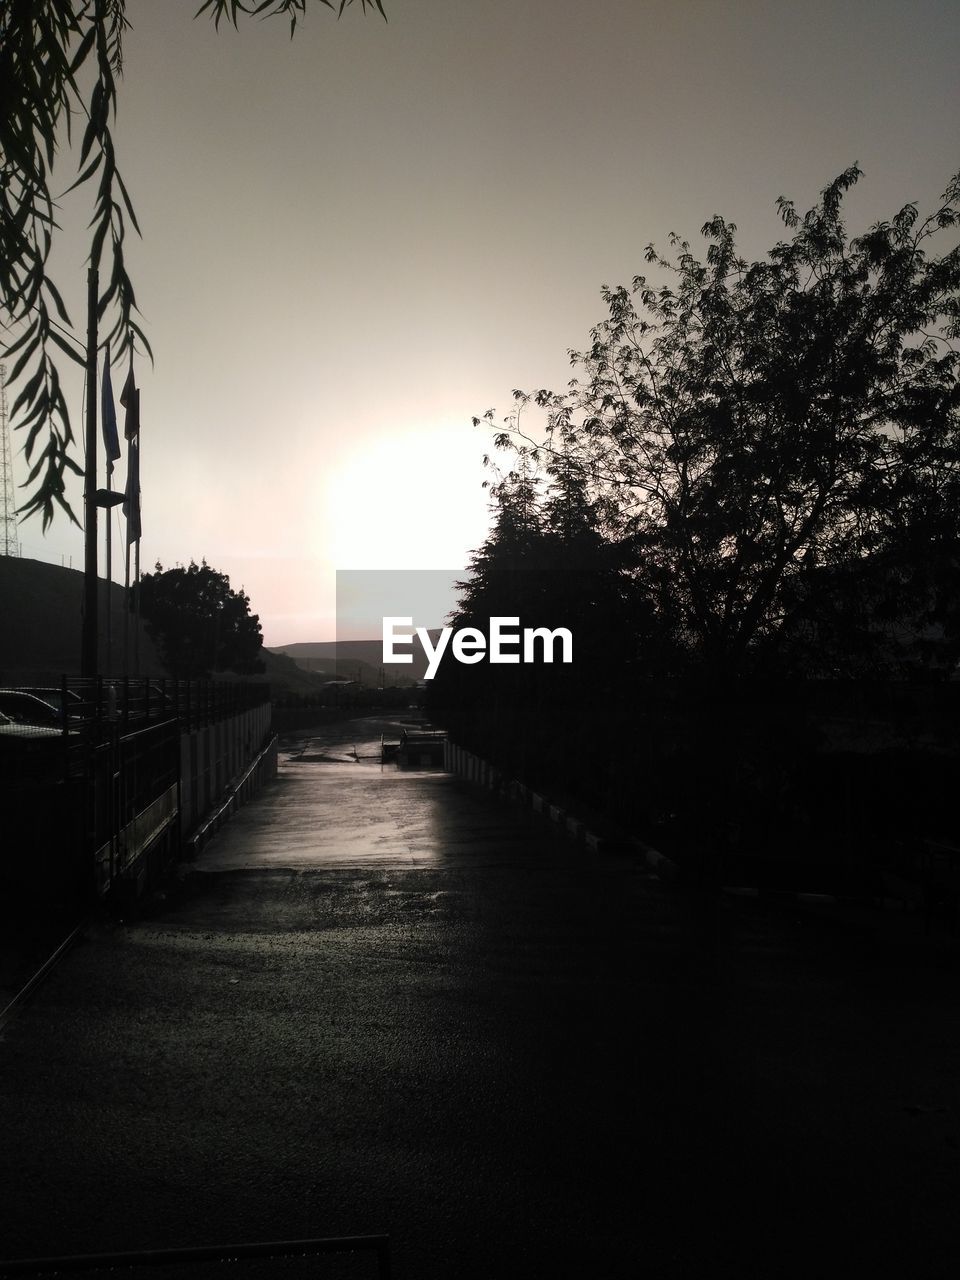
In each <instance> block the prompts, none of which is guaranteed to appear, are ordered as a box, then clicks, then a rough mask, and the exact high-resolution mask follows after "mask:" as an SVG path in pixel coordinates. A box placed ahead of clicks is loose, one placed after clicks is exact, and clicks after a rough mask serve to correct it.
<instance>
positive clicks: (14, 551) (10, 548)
mask: <svg viewBox="0 0 960 1280" xmlns="http://www.w3.org/2000/svg"><path fill="white" fill-rule="evenodd" d="M0 486H2V488H3V494H2V497H0V517H2V529H0V556H18V555H19V554H20V544H19V542H18V541H17V500H16V497H15V496H14V492H13V451H12V450H11V448H10V426H9V423H8V422H7V366H6V365H5V364H0Z"/></svg>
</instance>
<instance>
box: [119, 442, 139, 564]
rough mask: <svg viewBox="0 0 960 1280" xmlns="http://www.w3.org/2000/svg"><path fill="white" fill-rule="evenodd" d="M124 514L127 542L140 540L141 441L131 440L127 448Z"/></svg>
mask: <svg viewBox="0 0 960 1280" xmlns="http://www.w3.org/2000/svg"><path fill="white" fill-rule="evenodd" d="M123 514H124V515H125V516H126V517H127V542H128V543H131V542H139V541H140V441H139V440H138V439H136V438H134V439H133V440H131V441H130V447H129V449H128V450H127V487H126V489H125V490H124V498H123Z"/></svg>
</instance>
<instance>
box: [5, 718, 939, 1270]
mask: <svg viewBox="0 0 960 1280" xmlns="http://www.w3.org/2000/svg"><path fill="white" fill-rule="evenodd" d="M371 732H372V731H371V729H370V727H369V726H367V727H366V728H364V727H363V726H356V725H354V726H348V727H346V728H344V727H342V726H329V727H328V728H327V729H325V730H324V731H323V737H322V739H318V740H315V741H313V742H312V743H310V744H307V745H306V748H305V750H304V751H303V753H302V755H301V756H300V758H299V759H297V760H290V761H288V762H286V763H285V764H284V765H283V767H282V769H281V774H280V778H279V781H278V782H277V783H276V784H275V785H273V786H272V787H270V788H269V789H268V790H266V791H265V792H264V793H263V794H262V795H261V797H260V798H259V799H258V800H257V801H256V802H254V803H253V804H251V805H250V806H248V807H247V808H246V809H245V810H243V811H242V812H241V813H240V814H238V815H237V816H236V817H235V818H234V819H233V820H232V821H231V822H230V824H229V825H228V826H227V827H226V828H225V829H224V830H223V831H222V832H221V834H220V835H219V836H218V837H217V838H216V840H215V841H214V842H213V843H212V844H211V845H210V846H209V847H208V849H207V850H206V851H205V853H204V854H203V855H202V857H201V859H200V860H199V861H198V862H197V863H195V864H193V865H192V866H191V867H189V868H187V869H186V872H185V874H184V876H183V878H182V879H181V880H180V882H179V884H178V885H177V886H176V887H175V889H174V890H173V891H172V892H171V893H170V895H169V896H168V897H167V899H166V900H165V901H164V902H161V903H159V904H157V906H156V907H155V909H154V911H153V912H152V914H151V915H150V916H149V917H147V918H142V919H140V920H137V921H130V922H127V923H126V924H118V925H114V926H111V927H108V926H106V925H102V926H100V927H99V928H97V929H96V930H94V931H93V932H91V933H90V934H89V935H88V936H87V938H86V940H85V941H84V942H82V943H80V944H79V945H78V946H77V947H76V948H75V949H74V950H73V951H72V952H71V953H70V954H69V956H68V957H67V959H66V960H65V961H64V962H63V963H62V964H61V965H60V967H59V968H58V969H57V970H56V972H55V973H54V975H53V977H52V978H51V979H50V980H49V981H48V982H47V983H46V984H45V985H44V986H43V987H42V988H41V989H40V990H39V992H38V993H37V994H36V995H35V997H34V998H33V1000H32V1001H31V1002H30V1003H29V1004H28V1005H27V1006H26V1008H25V1009H24V1010H23V1011H22V1012H21V1013H20V1014H19V1015H18V1016H17V1017H16V1018H15V1019H14V1020H13V1021H12V1022H11V1023H10V1024H9V1025H8V1027H7V1028H6V1030H5V1032H4V1035H3V1040H2V1042H0V1134H2V1146H0V1232H2V1238H3V1244H2V1249H0V1253H2V1255H3V1256H5V1257H8V1258H9V1257H17V1256H25V1255H36V1254H48V1253H55V1252H56V1253H59V1252H70V1253H74V1252H95V1251H102V1250H120V1249H133V1248H149V1247H164V1246H177V1245H191V1244H202V1243H216V1242H221V1241H246V1240H257V1239H266V1238H278V1237H299V1236H312V1235H343V1234H354V1233H373V1232H389V1234H390V1236H391V1238H392V1254H393V1271H394V1275H395V1276H397V1277H400V1278H401V1280H439V1278H441V1277H444V1278H446V1277H480V1276H484V1277H494V1278H495V1277H501V1276H503V1277H510V1276H529V1277H540V1276H544V1277H546V1276H563V1277H583V1278H584V1280H589V1278H592V1277H597V1278H603V1277H611V1278H612V1277H646V1276H656V1277H661V1276H662V1277H714V1276H718V1277H734V1276H735V1277H738V1278H749V1277H757V1278H758V1280H759V1278H764V1280H766V1278H767V1277H770V1278H776V1277H800V1276H804V1277H808V1276H838V1277H839V1276H876V1275H891V1276H893V1275H897V1276H904V1277H906V1276H910V1277H939V1276H948V1275H949V1276H951V1277H952V1276H953V1275H955V1274H956V1273H957V1266H958V1257H960V1233H958V1230H957V1221H958V1219H957V1203H958V1199H957V1196H958V1191H960V1083H958V1082H960V1001H958V981H960V979H958V976H957V970H956V965H955V963H954V948H953V946H952V944H949V943H947V942H944V943H943V944H942V945H941V944H939V943H937V942H936V940H933V941H932V942H931V940H930V939H924V938H923V936H922V934H921V925H920V922H919V921H916V920H914V919H913V918H910V917H908V918H906V919H904V920H896V921H889V920H885V921H884V922H881V923H878V919H877V918H874V917H873V916H869V915H863V916H858V917H850V918H846V917H845V918H844V919H841V918H839V916H838V915H837V913H836V911H835V909H832V908H830V907H827V906H823V905H821V906H814V905H812V904H806V905H800V906H790V905H785V904H783V903H780V904H776V903H774V904H771V903H764V902H760V901H757V900H753V899H744V898H731V897H728V898H725V899H724V900H723V902H722V904H721V912H720V928H719V936H720V943H719V951H718V954H717V956H716V957H715V958H710V957H707V956H705V955H703V954H702V953H701V952H698V950H697V948H696V946H695V945H694V943H695V937H696V932H695V930H694V928H693V926H692V922H691V920H690V919H689V918H688V915H687V912H686V909H685V907H684V904H683V900H682V899H681V898H679V897H677V896H676V894H675V893H674V892H673V891H672V890H669V889H667V888H665V887H664V886H662V885H660V884H659V883H658V882H657V881H656V880H655V879H652V878H651V877H650V876H649V874H648V873H647V872H646V870H645V869H644V868H643V867H642V866H640V865H639V864H638V863H637V862H636V861H633V860H630V859H627V858H624V857H600V858H598V857H597V856H595V855H586V854H584V853H583V852H582V851H578V850H577V849H575V848H574V846H573V845H572V844H569V843H567V842H566V841H564V840H562V839H561V838H559V837H558V836H555V835H554V834H552V832H551V831H550V830H549V829H548V828H546V827H544V826H543V825H540V823H539V820H535V819H534V818H532V817H531V816H529V815H526V814H525V813H522V812H521V811H520V810H518V809H515V808H512V807H508V806H505V805H503V804H501V803H499V802H497V801H495V800H493V799H491V798H490V797H489V796H487V795H485V794H482V793H479V792H477V791H474V790H472V789H471V788H469V787H468V786H467V785H465V784H463V783H461V782H459V781H457V780H455V779H453V778H450V777H447V776H444V775H441V774H399V773H396V772H394V771H393V770H388V771H383V772H381V770H380V768H379V767H378V766H376V765H374V764H372V763H369V762H364V761H362V760H361V761H360V762H358V763H345V762H342V761H343V759H344V757H343V752H344V749H345V748H352V747H354V746H355V747H356V749H357V754H358V755H360V756H363V755H364V754H365V753H366V751H367V749H368V745H369V742H367V743H366V744H365V741H364V738H365V735H366V737H367V738H368V739H369V735H370V733H371ZM376 732H377V735H378V734H379V728H377V730H376ZM357 739H359V740H360V741H359V742H358V741H357ZM338 760H339V761H341V762H339V763H338V762H337V761H338ZM154 1274H156V1275H157V1276H162V1275H164V1274H169V1273H165V1272H156V1273H154ZM194 1274H195V1275H196V1276H197V1277H198V1280H199V1276H200V1275H205V1274H207V1273H206V1272H196V1273H194ZM217 1274H218V1275H220V1276H223V1275H224V1269H223V1268H220V1269H219V1270H218V1271H217ZM374 1274H375V1270H374V1266H373V1261H372V1258H362V1257H357V1258H355V1259H353V1260H346V1259H329V1260H326V1261H325V1260H322V1259H321V1260H320V1261H319V1263H316V1264H314V1265H313V1266H312V1267H309V1268H308V1267H304V1266H290V1265H286V1264H283V1263H279V1264H278V1263H275V1264H272V1266H267V1265H266V1264H261V1265H259V1266H257V1267H253V1266H252V1265H250V1266H248V1265H246V1264H244V1265H242V1266H238V1267H236V1268H235V1269H231V1275H232V1277H233V1280H248V1278H249V1277H252V1276H254V1275H256V1276H257V1277H258V1280H259V1277H260V1276H265V1277H266V1276H281V1275H283V1276H287V1275H297V1276H299V1275H303V1276H307V1275H311V1276H315V1277H318V1278H319V1280H324V1278H325V1277H336V1278H338V1280H339V1278H340V1277H354V1276H356V1277H360V1276H373V1275H374Z"/></svg>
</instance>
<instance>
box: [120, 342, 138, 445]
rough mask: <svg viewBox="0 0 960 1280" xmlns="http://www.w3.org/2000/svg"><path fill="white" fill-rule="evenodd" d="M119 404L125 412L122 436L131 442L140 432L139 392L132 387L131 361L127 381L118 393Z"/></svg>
mask: <svg viewBox="0 0 960 1280" xmlns="http://www.w3.org/2000/svg"><path fill="white" fill-rule="evenodd" d="M120 403H121V404H122V405H123V407H124V409H125V410H126V415H125V417H124V420H123V434H124V435H125V436H126V438H127V439H128V440H133V439H134V438H135V436H136V435H137V432H138V431H139V430H140V392H139V391H138V390H137V388H136V386H135V385H134V381H133V361H132V360H131V361H130V372H129V373H128V374H127V380H126V382H125V383H124V384H123V390H122V391H121V392H120Z"/></svg>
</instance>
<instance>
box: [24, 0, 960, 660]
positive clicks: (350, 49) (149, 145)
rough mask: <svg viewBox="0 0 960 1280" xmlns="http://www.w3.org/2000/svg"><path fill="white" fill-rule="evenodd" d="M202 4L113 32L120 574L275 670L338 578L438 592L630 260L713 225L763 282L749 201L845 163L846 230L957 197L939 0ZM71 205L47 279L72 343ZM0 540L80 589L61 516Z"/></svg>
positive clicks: (73, 541)
mask: <svg viewBox="0 0 960 1280" xmlns="http://www.w3.org/2000/svg"><path fill="white" fill-rule="evenodd" d="M198 5H199V0H163V3H157V0H128V4H127V13H128V17H129V19H130V21H131V23H132V29H131V30H130V31H129V32H128V33H127V37H126V43H125V67H124V78H123V81H122V83H121V85H120V90H119V110H118V119H117V124H116V129H115V139H116V144H117V155H118V163H119V166H120V169H121V172H122V174H123V176H124V178H125V181H126V184H127V187H128V189H129V190H130V193H131V196H132V199H133V202H134V205H135V207H136V210H137V213H138V217H139V220H140V225H141V228H142V231H143V238H142V240H140V241H136V240H135V239H131V240H128V259H129V265H130V269H131V274H132V276H133V279H134V284H135V288H136V292H137V299H138V303H139V305H140V309H141V311H142V313H143V318H144V324H145V327H146V331H147V333H148V336H149V338H150V342H151V345H152V347H153V352H154V357H155V363H154V365H153V366H152V367H151V365H150V364H149V362H147V361H145V360H141V361H139V362H138V365H137V377H138V381H139V384H140V388H141V421H142V431H141V446H142V457H141V471H142V477H141V479H142V486H143V500H142V509H143V541H142V551H141V560H142V565H143V568H144V570H149V569H150V568H152V566H153V564H154V563H155V562H156V561H158V560H159V561H160V562H162V564H163V565H164V567H171V566H173V565H174V564H177V563H183V564H186V563H188V562H189V561H190V560H191V559H196V560H198V561H199V560H200V559H201V558H206V560H207V561H208V563H210V564H211V565H213V566H214V567H215V568H216V569H218V570H220V571H221V572H224V573H227V574H228V575H229V577H230V581H231V584H232V585H233V586H234V587H235V588H239V587H242V588H243V589H244V590H245V591H246V592H247V594H248V595H249V596H250V600H251V609H252V610H253V611H254V612H256V613H258V614H259V616H260V620H261V624H262V627H263V633H264V640H265V643H266V644H267V645H269V646H272V647H275V646H282V645H284V644H287V643H293V642H296V641H309V640H328V639H333V638H335V637H336V618H335V613H336V608H335V600H336V572H337V571H338V570H351V571H352V570H405V571H411V570H416V571H421V570H429V571H438V570H448V571H450V573H451V575H456V574H458V573H459V574H462V571H463V569H464V566H465V565H466V564H467V562H468V560H469V556H470V553H471V551H472V550H473V549H475V548H476V547H478V546H479V545H480V544H481V543H482V541H483V539H484V537H485V535H486V532H487V528H488V520H489V516H488V509H487V494H486V493H485V491H484V489H483V488H482V483H483V480H484V478H485V475H486V472H485V471H484V468H483V465H482V459H483V455H484V453H486V452H487V451H488V450H489V448H490V440H489V437H488V436H487V435H485V434H484V432H483V429H482V428H481V429H478V428H475V427H473V426H472V424H471V419H472V417H474V416H481V415H482V414H483V413H484V412H485V411H486V410H487V409H490V408H493V409H495V410H496V412H497V415H498V417H505V416H506V415H507V413H508V412H509V410H510V407H511V392H512V390H513V389H514V388H516V387H519V388H524V389H527V390H535V389H537V388H540V387H551V388H554V389H558V388H562V386H564V385H565V384H566V382H567V380H568V379H569V378H570V376H571V372H572V370H571V368H570V364H569V360H568V357H567V352H568V351H569V349H570V348H576V347H578V346H582V345H583V344H584V343H585V340H586V337H587V334H588V332H589V329H590V327H591V326H592V325H594V324H596V323H597V322H598V321H600V320H601V319H602V318H603V303H602V300H601V297H600V289H601V286H602V285H603V284H610V285H616V284H620V283H628V282H629V281H630V280H631V279H632V277H633V276H634V275H636V274H637V273H639V272H643V271H644V270H645V263H644V260H643V249H644V246H645V245H647V244H648V243H650V242H651V241H652V242H654V243H656V244H657V245H659V246H660V247H663V248H666V241H667V236H668V234H669V233H670V232H671V231H676V232H678V233H679V234H681V235H682V236H684V237H685V238H687V239H689V240H690V241H691V242H692V244H693V246H694V248H696V247H697V240H698V237H699V231H700V228H701V226H702V225H703V223H704V222H706V221H707V219H708V218H710V217H711V216H713V215H714V214H717V213H719V214H722V215H723V216H724V217H725V218H727V219H728V220H730V221H733V222H735V223H736V224H737V226H738V228H739V236H738V239H739V244H740V247H741V250H742V252H743V253H744V254H745V255H747V256H750V257H756V256H761V255H762V254H764V253H765V252H766V250H768V249H769V248H770V247H771V246H772V245H773V244H774V243H776V241H777V240H778V239H779V238H781V235H782V233H783V227H782V224H781V223H780V222H779V220H778V218H777V214H776V209H775V201H776V198H777V197H778V196H779V195H781V194H782V195H785V196H788V197H790V198H792V199H793V200H794V201H795V203H796V205H797V207H798V208H799V209H801V210H803V209H806V208H808V207H810V206H811V205H812V204H813V203H815V201H816V199H817V196H818V193H819V191H820V190H821V189H822V188H823V187H824V186H825V185H826V184H827V183H828V182H829V181H830V180H831V179H832V178H833V177H835V176H836V175H837V174H838V173H839V172H841V170H843V169H845V168H846V167H848V166H849V165H850V164H852V163H854V162H857V163H859V164H860V166H861V167H862V169H863V170H864V177H863V178H862V179H861V181H860V183H859V184H858V186H857V187H856V188H855V190H854V191H853V193H851V196H850V197H849V198H848V201H847V210H848V225H849V227H850V229H851V230H860V229H862V228H865V227H867V226H869V225H870V224H871V223H873V222H875V221H877V220H878V219H880V218H886V217H890V216H891V215H892V214H893V213H895V212H896V210H897V209H899V208H900V207H901V206H902V205H903V204H904V203H906V202H907V201H908V200H915V201H918V202H919V204H920V207H921V209H922V210H923V209H929V208H930V207H932V206H933V205H934V203H935V201H936V200H937V199H938V197H939V196H940V194H941V193H942V192H943V190H944V189H945V187H946V186H947V183H948V181H949V179H950V177H951V176H952V174H954V173H955V172H956V171H957V170H958V169H960V146H958V143H957V132H956V121H957V119H958V118H960V80H958V75H957V66H958V65H960V8H958V6H957V5H956V3H955V0H915V2H914V3H912V4H910V5H906V4H903V3H893V2H892V0H829V2H824V0H805V3H804V4H802V5H801V4H797V3H795V0H792V2H785V0H603V2H602V3H595V4H588V3H586V2H585V0H580V2H579V3H576V2H574V0H524V2H523V3H517V0H484V2H483V3H475V2H471V0H385V2H384V7H385V9H386V11H387V17H388V21H387V22H386V23H385V22H384V21H383V20H382V19H381V18H380V17H379V16H378V15H376V14H374V13H368V14H367V15H366V16H364V15H363V14H362V12H361V10H360V8H359V4H355V5H354V6H352V7H351V8H349V9H347V10H346V11H345V13H344V15H343V17H342V18H341V19H340V21H339V22H338V21H337V20H336V18H335V16H334V15H333V14H332V13H331V12H330V11H329V10H328V9H326V8H324V7H323V6H322V5H321V4H319V3H313V4H311V5H310V6H309V9H308V13H307V15H306V19H305V21H304V23H303V25H302V26H301V27H300V28H299V29H298V31H297V34H296V36H295V38H294V39H293V40H292V41H291V39H290V38H289V24H288V23H286V22H285V21H284V20H283V19H278V18H274V19H271V20H267V21H262V20H249V19H248V20H247V21H245V22H244V23H243V24H242V26H241V29H240V31H239V32H237V31H235V30H233V28H231V27H223V26H221V29H220V31H219V33H217V32H215V30H214V28H213V24H212V22H210V21H209V20H208V19H207V18H206V17H202V18H199V19H196V20H194V18H193V14H194V12H195V10H196V8H197V7H198ZM64 159H65V161H67V160H68V159H69V157H67V156H65V157H64ZM59 179H60V180H61V185H62V187H63V188H66V187H67V186H68V185H69V183H70V181H71V180H72V179H71V176H70V173H69V168H68V165H67V164H66V163H65V165H64V168H63V170H62V172H61V173H60V174H59ZM92 194H93V193H92V191H81V192H80V193H77V194H76V195H74V196H73V197H71V198H70V199H69V200H68V201H66V202H65V203H64V207H63V216H62V226H63V233H62V235H61V239H60V242H59V244H58V248H57V257H56V264H55V271H56V276H55V278H56V279H57V281H58V283H59V285H60V287H61V289H62V291H63V292H64V294H65V296H66V297H67V298H68V300H69V301H70V305H71V314H72V316H73V319H74V321H75V323H76V327H77V331H78V333H81V332H82V329H83V315H82V312H83V302H82V299H83V289H84V283H85V278H86V268H85V257H86V253H87V248H86V243H87V240H86V236H87V233H86V232H85V225H86V222H87V220H88V218H89V216H90V201H91V199H92ZM116 376H119V377H120V378H121V379H122V373H121V374H119V375H118V374H116V373H115V377H116ZM72 404H73V406H74V409H73V412H74V416H75V425H76V427H77V428H78V429H79V427H80V422H81V408H82V388H81V387H80V386H77V387H76V388H75V390H74V393H73V395H72ZM19 445H20V442H19V440H17V439H16V437H15V448H17V449H19ZM124 466H125V463H124V462H121V464H120V468H119V475H120V477H121V481H120V483H121V484H122V475H123V467H124ZM15 470H16V474H17V479H18V481H22V480H23V479H24V478H25V475H26V468H25V465H24V460H23V457H22V455H20V456H17V457H16V459H15ZM80 494H81V489H80V482H79V481H78V482H77V483H76V485H75V486H74V488H73V490H72V491H71V497H72V498H73V500H74V504H75V509H76V510H77V511H78V512H79V511H80V509H81V497H80ZM116 518H117V519H119V517H116ZM121 541H122V534H121V533H120V526H119V524H118V526H117V535H116V537H115V543H119V542H121ZM21 545H22V554H23V555H25V556H29V557H32V558H35V559H40V560H46V561H51V562H54V563H65V564H66V563H72V565H73V567H75V568H81V567H82V565H83V537H82V533H81V532H80V531H79V530H77V529H76V528H75V527H73V526H71V525H70V524H69V522H68V521H67V520H66V518H58V519H57V521H56V523H55V524H54V526H53V527H52V528H51V529H50V530H49V531H48V532H47V533H46V534H45V535H44V533H43V531H42V528H41V523H40V520H39V518H34V519H31V520H29V521H27V522H25V523H24V524H22V525H21ZM114 576H115V577H116V578H117V579H118V580H122V568H121V567H120V566H119V564H117V563H115V564H114ZM421 621H422V622H423V624H424V625H431V626H434V625H438V624H439V622H440V621H441V620H440V619H438V618H429V619H422V620H421V619H419V618H418V619H417V622H418V623H419V622H421Z"/></svg>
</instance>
